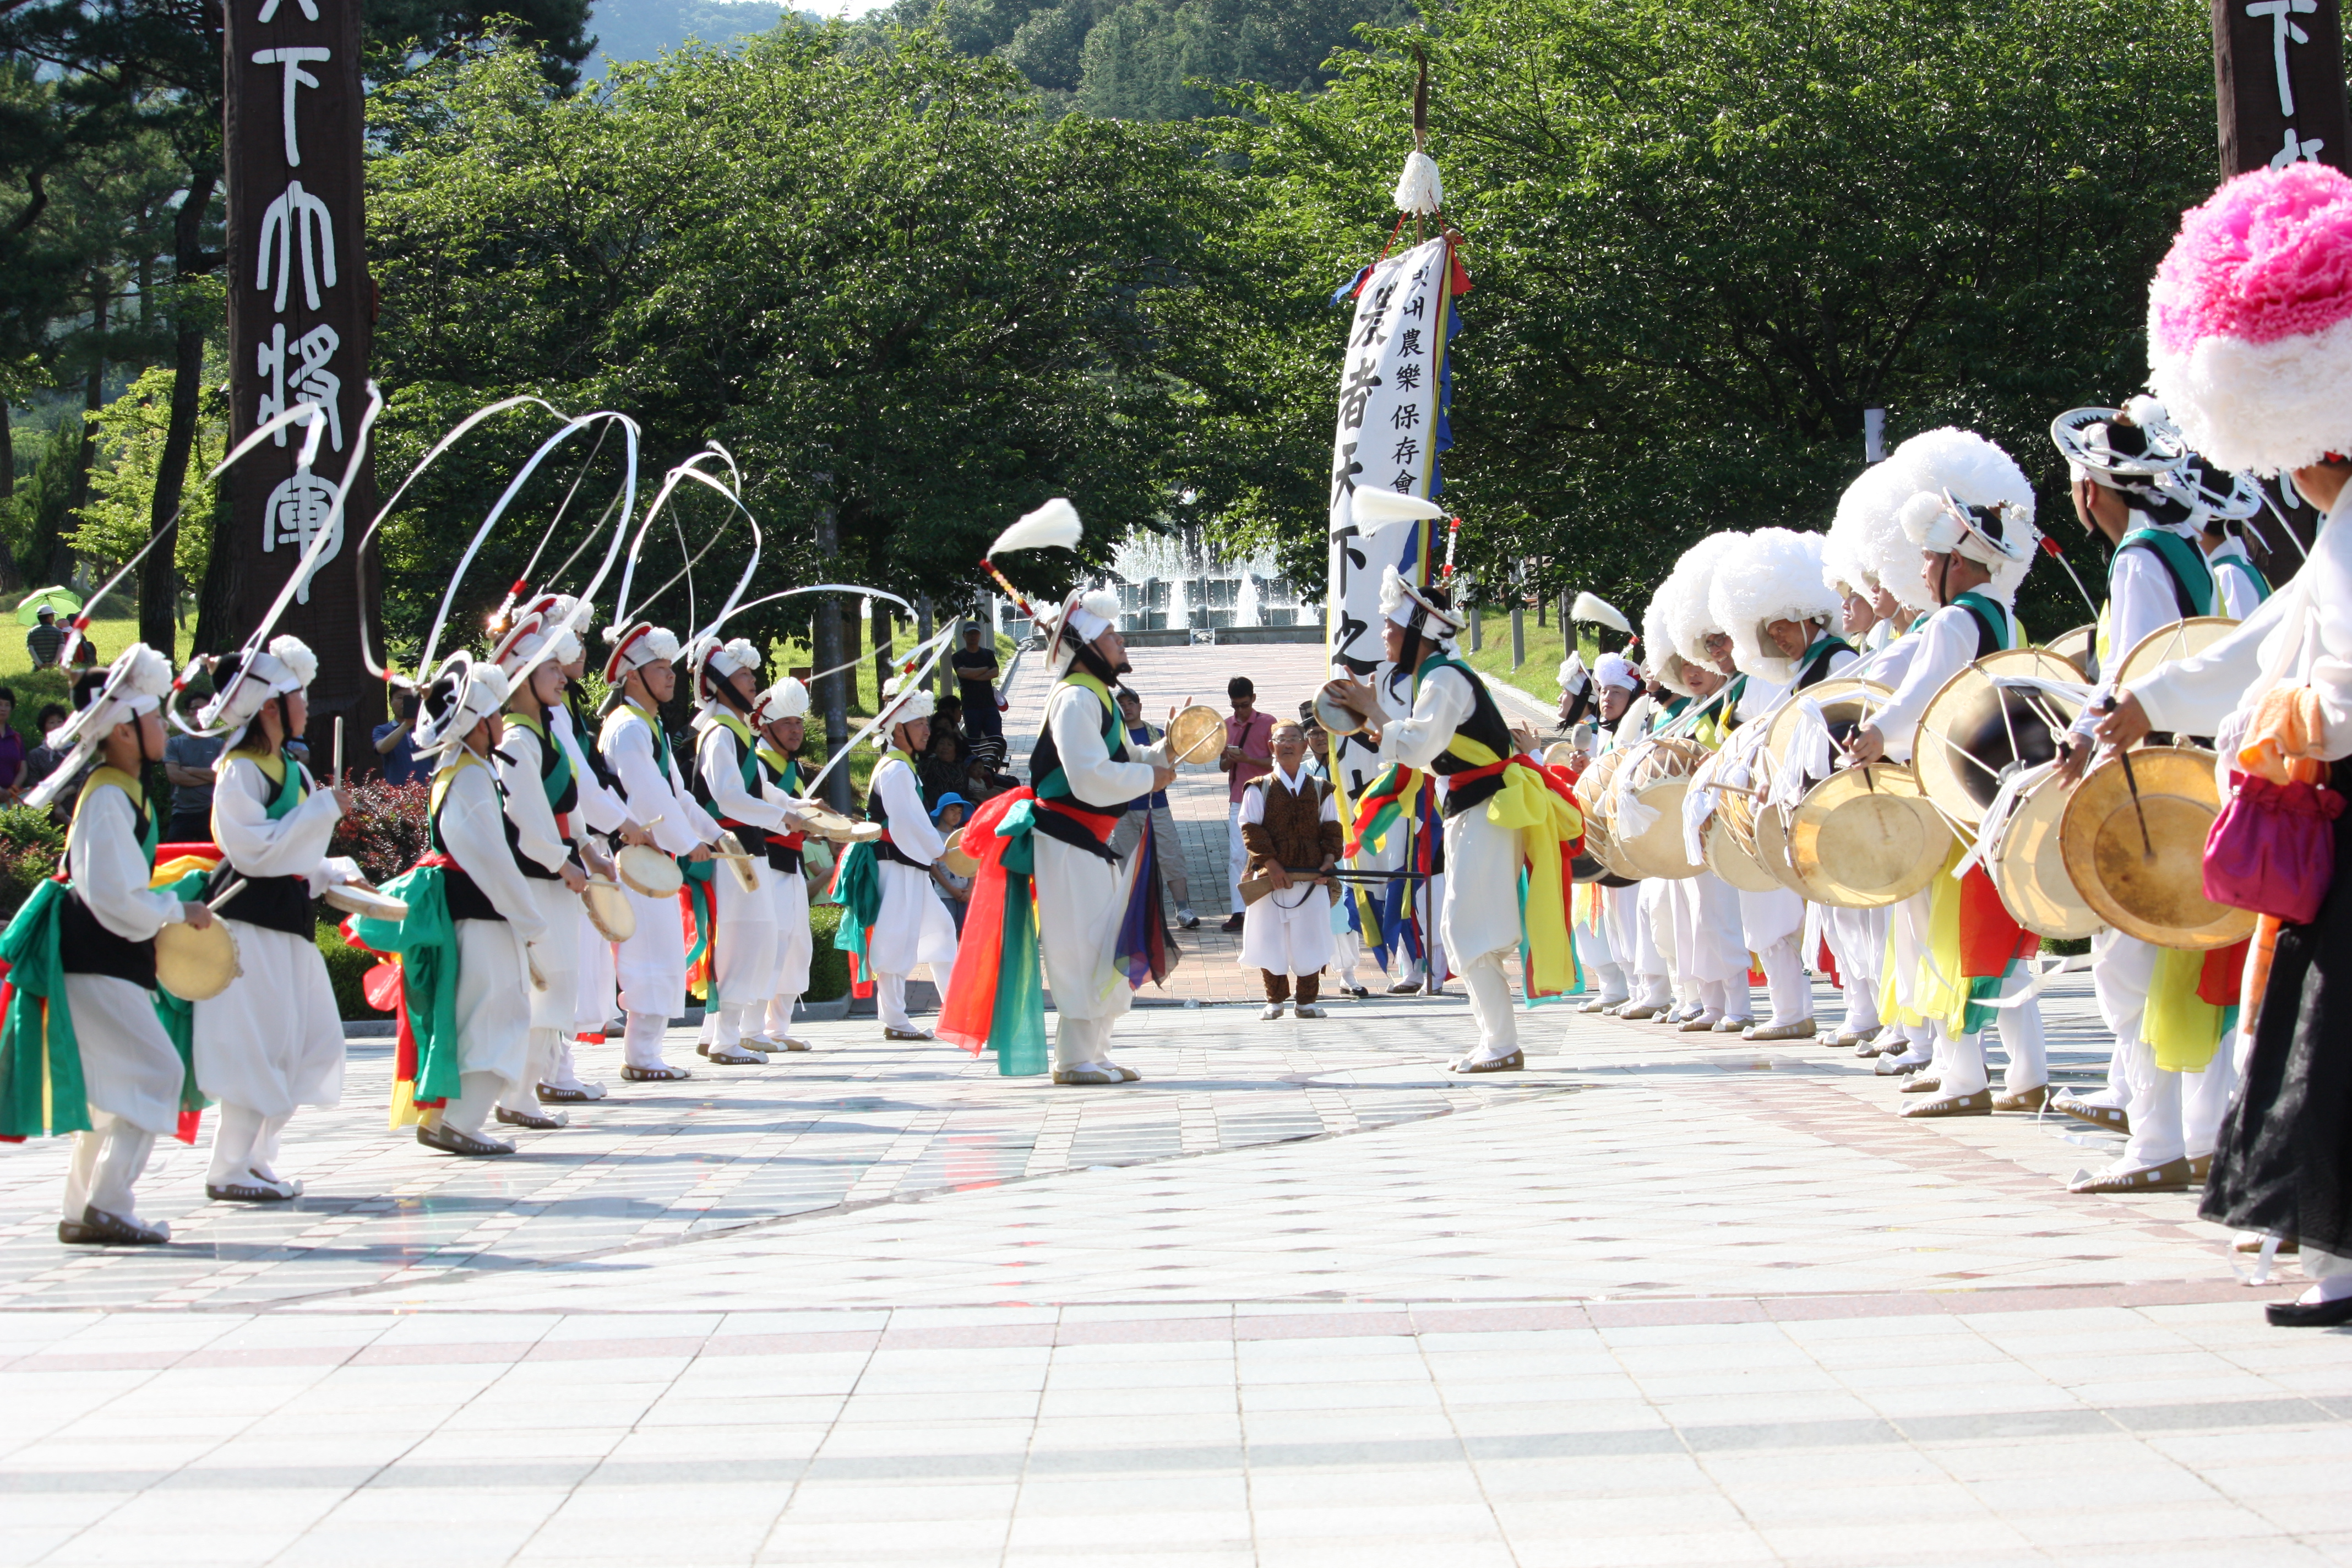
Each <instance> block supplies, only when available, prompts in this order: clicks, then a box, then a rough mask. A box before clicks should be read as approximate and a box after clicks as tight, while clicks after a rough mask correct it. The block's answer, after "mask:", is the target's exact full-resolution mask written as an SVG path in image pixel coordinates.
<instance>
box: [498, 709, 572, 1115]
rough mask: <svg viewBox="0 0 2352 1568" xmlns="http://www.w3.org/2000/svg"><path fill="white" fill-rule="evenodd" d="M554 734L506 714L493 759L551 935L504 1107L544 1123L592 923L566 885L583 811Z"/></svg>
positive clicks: (535, 955) (518, 851)
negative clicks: (544, 1092) (554, 787)
mask: <svg viewBox="0 0 2352 1568" xmlns="http://www.w3.org/2000/svg"><path fill="white" fill-rule="evenodd" d="M549 728H550V726H549V725H548V724H547V723H546V721H541V722H540V724H539V725H538V726H537V727H534V726H533V725H532V724H531V723H529V722H524V721H518V719H517V718H516V717H515V716H514V715H512V714H509V716H508V719H507V723H506V734H505V737H504V739H502V740H501V741H500V742H499V747H498V750H497V751H495V752H492V753H491V756H492V759H493V760H494V761H495V762H496V763H497V765H498V774H499V792H500V793H501V794H502V795H505V797H506V812H507V816H509V818H510V819H511V820H512V821H513V823H514V828H515V857H516V860H517V865H516V869H517V870H519V871H521V872H522V874H523V876H522V881H523V887H524V888H525V889H527V890H528V892H529V894H530V900H531V903H532V905H533V906H534V907H535V908H536V909H537V910H539V914H540V918H541V921H544V922H545V923H546V926H547V935H546V936H545V938H544V939H542V940H540V942H539V944H538V946H537V947H536V948H535V949H534V950H533V952H532V960H533V962H534V963H537V964H538V965H539V974H540V978H541V980H543V981H544V982H546V984H544V985H543V986H539V987H536V988H534V989H533V990H532V992H531V994H530V1061H529V1063H528V1064H527V1065H526V1067H525V1069H524V1071H523V1075H522V1077H521V1079H520V1080H519V1081H518V1082H517V1083H516V1085H515V1087H514V1090H513V1093H512V1094H511V1096H510V1097H509V1099H508V1100H506V1101H505V1103H506V1106H507V1108H508V1109H509V1110H515V1111H519V1112H520V1113H522V1114H523V1115H525V1116H527V1117H530V1118H534V1119H540V1118H544V1117H545V1116H546V1113H545V1112H543V1111H541V1110H540V1108H539V1086H540V1085H541V1084H542V1083H553V1082H555V1081H556V1078H557V1072H556V1069H557V1068H558V1066H559V1065H560V1063H561V1061H562V1055H563V1050H564V1047H565V1046H566V1045H567V1044H568V1043H569V1042H570V1040H571V1038H572V1019H573V1015H574V1014H576V1013H577V1012H578V1011H579V997H580V967H579V966H580V949H581V941H580V931H581V928H582V927H583V926H585V925H586V924H587V923H588V921H587V917H586V915H585V914H584V913H583V910H582V909H581V906H580V895H579V894H577V893H575V892H573V891H572V889H570V888H567V887H565V886H564V885H563V882H562V873H563V868H565V867H566V866H572V865H577V860H576V859H575V858H574V856H573V852H572V837H571V833H570V831H569V829H570V827H571V818H572V816H574V815H575V814H576V812H577V811H578V808H579V796H578V792H577V789H576V788H575V787H574V786H575V785H576V784H577V782H578V775H577V774H576V773H572V771H571V761H572V759H571V758H570V756H569V755H567V754H566V753H564V752H562V750H561V749H560V747H559V749H556V750H553V751H551V750H550V749H549V747H548V745H547V744H546V742H543V741H542V739H541V736H542V734H543V733H545V732H546V731H547V730H548V729H549ZM566 774H570V775H571V776H570V777H569V778H566V777H565V775H566ZM551 779H563V780H564V783H563V784H562V791H561V794H560V795H559V799H561V800H564V801H568V802H570V806H569V808H568V809H566V810H565V811H564V813H563V814H562V816H558V815H557V813H556V809H555V808H556V805H557V802H556V801H552V800H550V799H549V798H548V793H547V792H548V783H549V781H550V780H551ZM558 1119H559V1120H560V1118H558Z"/></svg>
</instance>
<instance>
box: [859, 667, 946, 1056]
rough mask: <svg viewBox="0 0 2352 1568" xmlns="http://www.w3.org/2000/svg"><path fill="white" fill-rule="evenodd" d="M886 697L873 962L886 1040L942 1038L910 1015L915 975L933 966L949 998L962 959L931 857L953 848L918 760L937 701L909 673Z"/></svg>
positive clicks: (870, 935)
mask: <svg viewBox="0 0 2352 1568" xmlns="http://www.w3.org/2000/svg"><path fill="white" fill-rule="evenodd" d="M882 701H883V721H882V731H883V733H884V735H886V736H887V742H886V750H885V751H884V752H883V755H882V760H881V761H880V762H879V763H876V764H875V767H874V774H873V777H872V779H871V780H870V781H869V782H868V784H867V788H866V818H867V819H868V820H869V821H873V822H878V823H880V824H881V825H882V837H880V838H878V839H877V840H875V841H874V843H873V846H872V849H873V854H874V857H875V860H876V862H877V864H876V866H875V876H876V880H877V883H878V884H879V888H880V893H881V898H880V900H879V903H878V906H877V912H876V915H875V919H874V924H873V927H872V929H871V930H869V931H867V932H866V965H867V967H868V968H870V969H871V970H872V971H873V973H874V1010H875V1012H876V1013H877V1015H878V1016H880V1018H881V1020H882V1037H883V1038H884V1039H887V1040H929V1039H935V1038H937V1037H936V1036H934V1035H933V1034H932V1033H931V1031H930V1030H929V1029H923V1028H918V1027H917V1026H916V1025H915V1021H914V1020H913V1019H912V1018H910V1017H908V1016H907V979H908V976H909V975H911V974H912V973H914V972H915V971H916V970H917V969H918V968H919V967H922V966H924V965H929V967H930V972H931V980H932V984H935V985H937V986H938V987H939V990H940V996H941V997H942V999H944V998H945V996H946V994H947V990H948V983H949V976H950V973H951V972H952V971H953V969H954V967H955V960H956V928H955V917H954V916H952V915H950V914H949V913H948V907H947V905H945V904H943V903H941V902H940V892H939V888H938V886H937V885H936V884H935V883H933V882H932V880H931V862H932V861H934V860H937V859H938V858H940V856H941V855H943V854H945V853H946V852H947V840H946V838H945V837H942V836H941V835H940V831H939V829H938V828H936V827H934V826H931V817H930V813H929V812H928V811H927V810H925V809H924V807H923V785H922V780H921V778H920V777H919V775H918V774H917V773H916V772H915V759H916V758H917V757H919V756H920V755H922V753H923V750H924V748H925V747H927V746H929V744H930V740H931V709H932V698H931V693H930V690H929V688H928V687H926V686H924V685H922V684H921V683H920V682H918V681H914V680H911V679H907V678H906V677H904V676H901V677H898V678H894V679H892V680H891V681H890V682H889V683H888V685H887V687H885V689H884V691H883V698H882Z"/></svg>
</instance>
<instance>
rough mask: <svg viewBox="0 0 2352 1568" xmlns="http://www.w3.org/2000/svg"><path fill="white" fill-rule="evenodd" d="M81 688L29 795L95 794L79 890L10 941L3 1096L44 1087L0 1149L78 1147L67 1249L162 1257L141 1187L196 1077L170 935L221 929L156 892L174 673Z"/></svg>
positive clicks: (51, 902)
mask: <svg viewBox="0 0 2352 1568" xmlns="http://www.w3.org/2000/svg"><path fill="white" fill-rule="evenodd" d="M75 688H76V689H75V697H76V699H77V700H78V701H79V703H80V707H79V710H78V711H77V712H76V713H75V714H74V716H73V717H72V718H70V719H68V720H67V721H66V722H65V726H64V728H62V729H60V730H58V731H57V732H56V733H55V734H54V735H53V736H52V737H51V741H50V743H51V744H52V745H55V746H57V747H58V748H60V749H64V748H70V750H69V751H68V752H67V756H66V760H65V762H64V763H62V764H61V765H60V766H59V767H58V769H57V770H56V771H55V772H54V773H50V774H49V776H48V777H47V779H45V780H43V781H42V782H41V783H40V784H37V785H35V786H34V788H33V790H32V792H31V794H30V795H27V796H26V804H27V805H32V806H36V807H45V806H47V805H48V804H49V803H50V802H51V801H52V800H54V799H56V798H57V797H58V795H61V794H63V793H64V791H65V788H66V786H67V785H68V784H69V783H72V782H73V781H75V780H77V779H79V780H80V793H79V795H77V796H76V797H75V803H74V815H73V821H72V823H71V825H70V826H68V828H67V829H66V857H65V872H66V875H65V879H63V880H57V879H51V880H48V881H45V882H43V883H42V884H41V885H40V886H39V887H37V888H36V889H34V891H33V895H32V897H31V898H29V899H27V900H26V902H25V904H24V906H23V908H21V909H20V910H17V912H16V918H15V919H14V920H12V921H9V924H8V929H7V932H6V935H5V938H0V956H5V958H6V960H7V962H8V963H9V966H10V967H9V973H8V986H9V1001H8V1011H7V1016H6V1022H5V1029H0V1083H5V1084H7V1085H10V1086H11V1087H12V1089H13V1088H15V1086H32V1089H33V1093H32V1094H31V1095H30V1096H26V1094H25V1093H23V1092H22V1090H21V1089H18V1090H17V1091H16V1092H12V1093H10V1094H8V1095H7V1096H6V1097H5V1100H0V1117H5V1121H0V1135H5V1136H8V1137H12V1138H23V1137H35V1136H38V1135H40V1134H42V1133H44V1132H48V1131H58V1132H68V1131H70V1132H72V1133H73V1134H74V1148H73V1158H72V1161H71V1163H69V1164H68V1167H67V1170H66V1183H65V1213H64V1216H63V1217H62V1218H61V1219H60V1220H59V1221H58V1240H59V1241H61V1242H64V1243H66V1244H67V1245H68V1246H77V1247H101V1246H131V1247H142V1246H153V1245H156V1244H158V1243H161V1242H164V1241H168V1240H170V1239H171V1227H170V1226H168V1225H166V1224H164V1223H163V1222H162V1221H160V1220H155V1221H149V1220H142V1219H141V1218H140V1217H139V1207H138V1197H137V1195H136V1193H135V1191H134V1189H135V1188H136V1186H137V1184H138V1181H139V1177H140V1175H141V1173H143V1172H144V1171H145V1170H146V1168H147V1161H148V1158H149V1156H150V1155H152V1153H153V1152H154V1149H155V1140H156V1139H157V1138H158V1137H160V1136H161V1135H163V1134H164V1133H166V1132H170V1131H174V1130H175V1129H176V1128H177V1127H178V1125H179V1120H180V1110H181V1102H182V1099H183V1096H184V1091H185V1089H186V1087H187V1076H188V1075H187V1064H186V1063H185V1062H184V1060H183V1059H182V1058H181V1056H180V1053H179V1051H178V1049H177V1048H176V1047H174V1046H173V1044H172V1038H171V1037H170V1036H169V1035H167V1034H165V1033H164V1031H163V1021H162V1019H161V1018H159V1017H158V1016H156V1012H155V1004H154V999H153V993H154V990H155V933H156V932H157V931H161V930H162V929H163V927H165V926H167V925H171V924H173V923H176V922H179V921H185V922H186V923H187V924H189V925H191V926H194V927H197V928H199V929H201V928H203V927H205V926H209V925H211V924H212V922H213V915H212V911H211V910H209V909H207V908H206V907H205V905H204V904H203V903H201V902H190V903H185V904H184V903H182V902H181V901H180V900H179V899H178V898H177V897H176V896H174V895H173V894H172V893H169V892H163V891H155V890H151V889H149V887H148V885H147V884H148V879H149V873H150V871H151V870H152V868H153V864H154V856H155V846H156V844H157V843H158V841H159V840H160V838H161V836H162V828H163V819H162V817H161V816H159V815H158V808H157V806H156V805H154V804H152V803H151V802H149V800H148V799H147V795H146V791H145V789H144V787H143V786H142V784H141V783H140V779H141V777H142V775H143V774H144V773H145V771H146V770H147V769H148V768H150V767H152V766H153V765H154V764H155V763H159V762H161V761H162V760H163V717H162V715H161V713H160V711H159V709H160V707H161V704H162V701H163V697H164V695H165V694H166V693H167V692H169V691H170V690H171V689H172V667H171V664H170V662H169V661H168V660H166V659H165V658H163V655H162V654H159V653H157V652H155V651H154V650H153V649H152V648H150V647H148V646H147V645H146V644H145V643H133V644H131V646H130V647H127V648H125V649H123V650H122V653H121V657H119V658H116V659H115V661H114V663H113V664H112V665H110V666H109V667H108V668H107V670H106V672H105V674H104V675H102V676H100V675H98V674H96V673H95V672H93V673H91V674H89V675H85V676H83V677H82V678H81V679H80V680H79V681H77V682H76V683H75ZM91 764H96V765H95V766H94V767H92V766H91ZM86 767H88V768H89V774H88V776H87V777H86V778H84V777H82V774H83V770H84V769H85V768H86Z"/></svg>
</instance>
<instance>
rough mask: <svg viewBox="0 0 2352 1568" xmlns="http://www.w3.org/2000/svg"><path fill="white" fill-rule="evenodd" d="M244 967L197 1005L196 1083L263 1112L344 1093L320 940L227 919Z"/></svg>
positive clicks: (337, 1019) (337, 1017)
mask: <svg viewBox="0 0 2352 1568" xmlns="http://www.w3.org/2000/svg"><path fill="white" fill-rule="evenodd" d="M224 923H226V925H227V927H228V930H229V934H230V935H231V936H233V937H235V938H236V958H237V967H238V968H239V969H240V970H242V971H243V973H241V974H239V975H238V976H237V977H236V979H235V980H232V981H230V982H229V984H228V989H227V990H226V991H223V992H222V993H221V994H219V995H217V996H215V997H214V998H212V999H211V1000H210V1001H208V1002H199V1003H197V1004H196V1005H195V1027H194V1045H195V1050H194V1057H195V1065H196V1087H197V1088H199V1089H203V1090H204V1091H205V1094H206V1095H208V1096H210V1097H211V1098H212V1099H214V1100H221V1101H223V1102H225V1103H228V1104H233V1105H243V1106H247V1107H250V1108H251V1109H252V1110H256V1111H257V1112H259V1113H260V1114H262V1115H264V1116H276V1117H285V1116H288V1115H290V1114H292V1112H293V1110H294V1108H295V1107H296V1106H298V1105H333V1104H336V1103H338V1102H339V1101H341V1099H342V1098H343V1023H342V1018H341V1012H340V1010H339V1009H338V1008H337V1007H336V1005H335V987H334V984H333V983H332V982H331V981H330V980H329V979H328V978H327V961H326V960H325V959H323V958H321V957H320V955H319V944H318V943H317V942H315V941H312V940H310V939H308V938H305V937H299V936H295V935H292V934H291V933H289V932H287V931H270V930H268V929H266V928H264V927H261V926H257V925H254V924H252V923H250V922H248V921H225V922H224Z"/></svg>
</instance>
